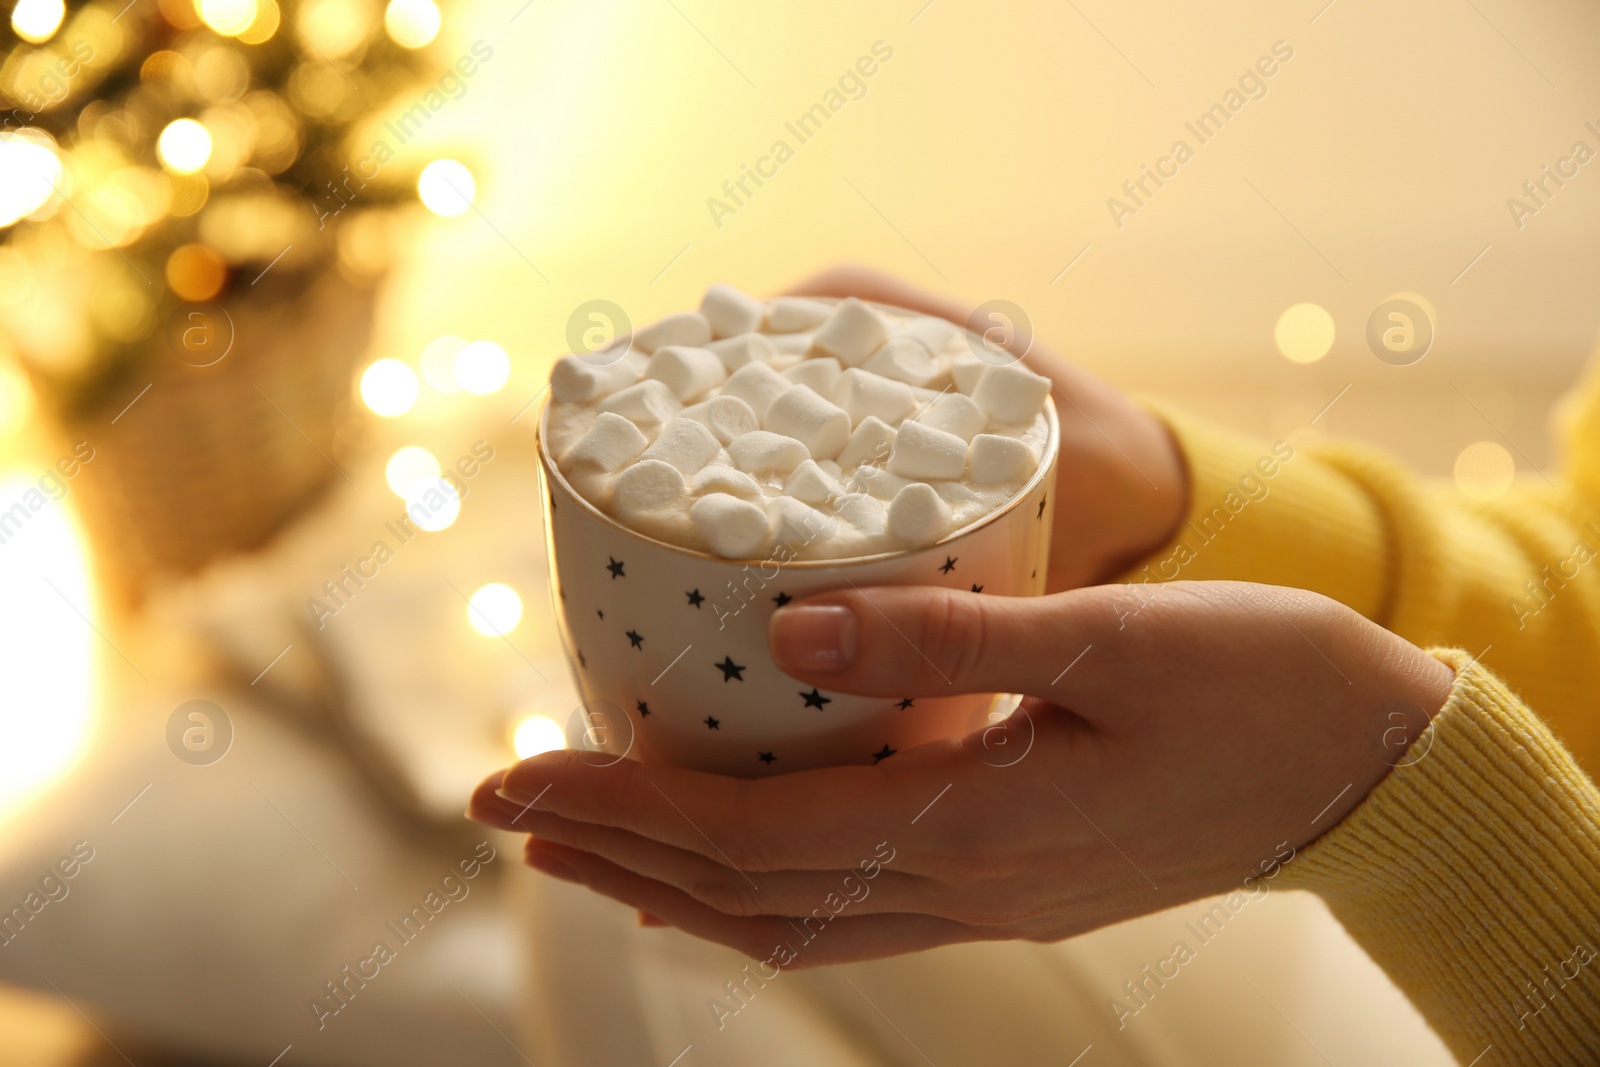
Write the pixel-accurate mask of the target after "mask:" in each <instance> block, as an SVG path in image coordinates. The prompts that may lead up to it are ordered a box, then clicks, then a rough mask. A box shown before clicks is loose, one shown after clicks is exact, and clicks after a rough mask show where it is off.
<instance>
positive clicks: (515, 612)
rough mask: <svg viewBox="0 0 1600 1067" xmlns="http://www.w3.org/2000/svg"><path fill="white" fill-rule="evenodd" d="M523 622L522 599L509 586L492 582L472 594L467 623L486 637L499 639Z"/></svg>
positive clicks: (468, 606)
mask: <svg viewBox="0 0 1600 1067" xmlns="http://www.w3.org/2000/svg"><path fill="white" fill-rule="evenodd" d="M521 621H522V598H521V597H520V596H518V595H517V591H516V590H515V589H513V588H511V587H510V586H509V585H502V584H500V583H499V582H490V583H489V584H488V585H486V586H483V587H482V588H481V589H479V590H478V591H477V592H476V593H473V594H472V598H471V600H470V601H469V602H468V605H467V622H469V623H471V624H472V628H473V629H474V630H476V631H478V632H479V633H480V634H483V635H484V636H485V637H499V636H501V635H502V634H508V633H510V632H511V631H512V630H515V629H516V628H517V623H519V622H521Z"/></svg>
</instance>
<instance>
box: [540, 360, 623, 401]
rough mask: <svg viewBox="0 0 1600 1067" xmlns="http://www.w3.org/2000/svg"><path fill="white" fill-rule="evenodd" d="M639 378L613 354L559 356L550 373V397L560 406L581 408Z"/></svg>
mask: <svg viewBox="0 0 1600 1067" xmlns="http://www.w3.org/2000/svg"><path fill="white" fill-rule="evenodd" d="M638 378H639V374H638V372H637V371H636V370H634V367H633V364H631V363H630V362H628V361H627V360H625V359H621V358H618V357H617V356H616V354H615V353H614V352H609V351H608V352H594V353H590V354H589V355H586V356H580V355H576V354H574V355H570V356H562V357H561V358H560V359H558V360H556V365H555V366H554V367H552V368H551V369H550V395H551V396H553V397H554V398H555V399H556V401H557V402H559V403H562V404H582V403H586V402H587V401H590V400H594V399H596V398H597V397H602V396H605V395H607V394H608V393H614V392H616V391H617V390H618V389H621V388H623V387H624V386H629V385H632V384H633V383H634V382H635V381H637V380H638Z"/></svg>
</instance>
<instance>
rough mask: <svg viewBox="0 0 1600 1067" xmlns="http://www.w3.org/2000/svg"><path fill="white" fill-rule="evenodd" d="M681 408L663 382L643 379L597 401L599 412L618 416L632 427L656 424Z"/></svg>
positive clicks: (669, 417) (664, 420)
mask: <svg viewBox="0 0 1600 1067" xmlns="http://www.w3.org/2000/svg"><path fill="white" fill-rule="evenodd" d="M682 406H683V405H682V404H680V403H678V398H677V397H675V396H673V395H672V390H671V389H668V388H667V386H666V383H664V382H658V381H656V380H655V379H654V378H646V379H645V380H644V381H642V382H637V383H635V384H633V385H630V386H628V387H627V388H626V389H621V390H618V391H617V392H615V393H612V394H611V395H610V396H608V397H606V398H605V399H604V400H602V401H601V402H600V410H601V411H609V412H612V413H614V414H617V415H621V416H622V417H623V418H625V419H627V420H628V421H629V422H632V423H634V424H635V425H640V424H644V425H652V426H653V425H656V424H658V423H663V422H666V421H668V420H669V419H671V418H673V416H675V415H677V414H678V409H679V408H681V407H682Z"/></svg>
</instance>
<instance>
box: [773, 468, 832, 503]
mask: <svg viewBox="0 0 1600 1067" xmlns="http://www.w3.org/2000/svg"><path fill="white" fill-rule="evenodd" d="M783 491H784V493H785V495H787V496H792V497H794V498H795V499H796V500H803V501H805V502H806V503H807V504H815V505H817V506H818V507H821V506H822V505H823V504H826V503H827V502H828V501H830V500H832V499H833V498H834V497H836V496H838V495H839V494H840V493H842V492H844V487H843V486H841V485H840V484H839V483H838V481H836V480H835V479H834V478H833V477H832V476H831V475H829V474H828V472H827V471H825V470H823V469H822V468H821V467H820V466H818V465H817V463H816V461H815V460H810V459H808V460H806V461H804V462H803V463H801V464H800V466H798V467H796V468H795V469H794V473H793V474H791V475H789V480H788V481H786V482H784V483H783Z"/></svg>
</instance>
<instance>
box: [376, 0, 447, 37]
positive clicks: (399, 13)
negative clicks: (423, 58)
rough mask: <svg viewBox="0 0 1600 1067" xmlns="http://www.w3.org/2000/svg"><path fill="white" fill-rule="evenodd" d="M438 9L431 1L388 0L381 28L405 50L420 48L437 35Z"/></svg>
mask: <svg viewBox="0 0 1600 1067" xmlns="http://www.w3.org/2000/svg"><path fill="white" fill-rule="evenodd" d="M439 22H440V19H439V8H438V7H437V5H435V4H434V2H433V0H389V6H388V7H387V8H385V9H384V12H383V28H384V29H386V30H388V31H389V36H390V37H391V38H393V39H394V42H395V43H396V44H398V45H401V46H403V47H405V48H421V47H423V46H424V45H426V44H428V43H430V42H431V41H432V40H433V39H434V38H435V37H437V36H438V35H439Z"/></svg>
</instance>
